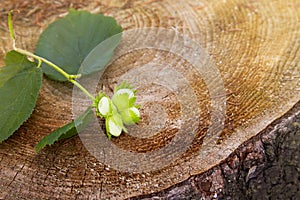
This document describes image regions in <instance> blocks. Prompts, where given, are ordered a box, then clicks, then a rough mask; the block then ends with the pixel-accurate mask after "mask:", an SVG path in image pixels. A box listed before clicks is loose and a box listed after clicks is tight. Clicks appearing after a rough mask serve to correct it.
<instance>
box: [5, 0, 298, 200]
mask: <svg viewBox="0 0 300 200" xmlns="http://www.w3.org/2000/svg"><path fill="white" fill-rule="evenodd" d="M29 2H30V4H29ZM0 5H1V7H2V8H3V10H2V14H1V19H2V22H3V23H4V22H5V21H6V14H7V12H8V11H9V10H11V9H19V10H20V14H19V15H18V17H17V19H16V21H15V24H16V27H15V30H16V32H17V33H18V34H17V37H18V39H17V46H20V47H22V48H24V49H28V50H30V51H34V46H35V44H36V42H37V39H38V36H39V34H40V33H41V30H43V29H45V28H46V27H47V25H48V24H49V23H51V22H52V21H53V20H55V19H57V18H59V17H61V15H64V14H66V12H67V11H68V8H69V7H75V8H81V9H85V10H89V11H91V12H94V13H104V14H106V15H111V16H113V17H115V18H116V19H117V21H118V22H119V23H120V25H121V26H122V27H123V29H124V31H129V30H132V29H141V28H147V27H148V28H164V29H165V30H171V31H172V33H178V34H179V35H184V36H186V37H187V38H189V39H190V40H192V41H195V42H196V43H197V44H199V46H201V48H203V49H204V50H205V51H206V52H207V54H208V55H209V56H210V59H211V60H212V62H213V64H214V65H215V66H216V69H217V70H218V71H219V73H220V77H221V80H222V85H223V86H224V92H225V93H224V94H221V95H214V96H211V95H212V94H216V93H214V89H216V90H217V89H218V87H219V86H220V84H217V81H216V82H215V81H211V80H212V79H210V82H209V83H207V82H206V80H205V79H204V78H203V76H204V75H203V74H205V72H203V74H201V73H200V74H199V73H197V70H196V71H195V66H193V63H189V62H188V60H185V59H184V58H182V57H180V56H178V55H176V54H168V52H166V51H164V50H163V49H147V48H145V49H137V50H135V51H133V52H127V53H126V54H125V55H122V56H121V57H119V58H117V59H116V60H115V61H114V62H113V63H112V64H111V65H110V66H108V68H107V69H106V70H105V73H104V76H103V79H102V81H103V84H104V85H106V86H107V87H106V88H108V89H109V88H110V87H113V85H114V84H116V82H117V81H118V80H119V79H120V77H122V75H124V74H126V73H127V72H128V71H130V70H133V69H134V70H135V69H139V68H140V67H141V66H147V63H149V62H153V61H156V64H157V65H159V66H163V65H168V66H170V68H171V69H175V70H176V71H177V72H180V73H181V74H182V75H183V77H184V79H185V80H186V81H187V84H188V86H189V89H192V91H193V94H194V95H195V96H194V99H195V100H196V104H193V105H188V106H196V108H197V109H199V110H200V115H197V116H195V117H196V119H197V120H198V121H197V122H198V124H197V126H194V124H193V128H194V129H195V130H196V132H195V133H194V135H193V136H194V138H193V141H192V142H191V143H190V145H189V146H188V147H187V149H186V151H185V152H183V153H182V154H180V155H178V157H174V161H173V162H172V163H169V164H168V165H166V166H163V167H161V168H159V169H155V170H152V171H151V170H145V171H142V172H140V171H139V172H135V171H124V170H118V168H117V167H115V166H111V165H109V164H107V162H108V161H110V160H109V158H105V160H104V161H105V162H102V161H101V160H100V161H99V159H97V158H96V157H94V155H93V154H91V153H90V151H89V150H88V149H87V147H86V146H85V145H84V144H83V142H82V140H81V138H80V137H74V138H71V139H68V140H65V141H61V142H58V143H56V144H54V145H52V146H51V147H47V148H46V149H44V150H43V151H41V152H40V153H36V152H35V151H34V146H35V144H36V143H37V142H38V141H39V140H40V139H41V138H42V137H43V136H45V135H47V134H49V133H50V132H51V131H53V130H55V129H57V128H58V127H61V126H62V125H64V124H66V123H67V122H69V121H70V120H71V119H72V118H73V117H74V116H72V98H73V94H72V91H73V87H72V85H70V84H68V83H58V82H55V81H51V80H49V79H48V78H46V77H44V79H43V87H42V90H41V92H40V94H39V97H38V102H37V106H36V108H35V110H34V113H33V115H32V116H31V117H30V119H29V120H28V121H27V122H25V123H24V124H23V125H22V126H21V127H20V129H19V130H18V131H17V132H16V134H14V135H13V136H12V137H10V138H9V139H8V140H7V141H5V142H3V143H1V144H0V169H1V171H0V177H1V179H0V199H127V198H129V199H200V198H207V199H214V198H215V199H239V198H249V199H251V198H253V199H257V198H261V199H268V198H272V197H278V198H281V197H282V198H291V199H293V198H294V199H296V198H297V195H298V196H300V195H299V138H300V136H299V123H300V117H299V100H300V82H299V80H300V67H299V60H300V52H299V46H300V40H299V38H300V23H299V17H300V11H299V10H300V4H299V2H298V1H296V0H294V1H293V0H290V1H289V0H278V1H275V0H274V1H271V0H270V1H255V0H224V1H219V0H213V1H208V0H203V1H193V0H188V1H175V0H165V1H160V0H142V1H134V0H128V1H126V2H124V1H118V0H115V1H108V0H104V1H100V0H99V1H81V0H77V1H75V2H73V3H70V2H68V1H61V2H60V1H55V2H52V1H50V0H49V1H48V0H46V1H43V2H40V1H36V2H35V1H27V0H24V1H22V2H19V1H9V2H4V3H0ZM46 10H47V11H49V12H46ZM1 27H2V28H1V30H0V34H1V36H2V37H1V42H2V52H1V53H2V54H1V57H3V56H4V53H5V52H6V51H8V50H9V49H11V45H10V42H11V41H10V40H9V35H8V32H7V28H6V25H5V24H1ZM157 36H158V37H157V40H162V38H160V35H157ZM175 36H177V35H171V36H170V37H174V38H175ZM145 37H146V36H145ZM174 38H171V39H174ZM132 39H134V40H136V41H137V43H138V42H142V41H143V40H144V39H143V37H138V36H137V38H132ZM163 42H164V41H163V40H162V43H163ZM174 45H176V44H173V46H174ZM1 62H2V64H3V61H1ZM208 63H209V62H208ZM151 70H152V71H153V68H146V67H144V68H142V69H141V73H142V74H147V73H150V72H151ZM158 71H159V70H158ZM216 73H217V72H216ZM169 79H170V77H169ZM169 79H168V80H169ZM174 79H175V78H174ZM211 88H212V90H211ZM177 92H178V91H177ZM147 95H148V96H147ZM139 96H140V98H141V99H143V98H144V99H145V97H149V98H148V99H146V100H147V101H148V102H150V103H149V104H147V105H145V110H144V111H143V112H144V119H143V120H144V121H143V120H142V122H143V123H145V124H147V123H148V125H149V121H147V119H146V118H147V116H148V117H151V114H153V113H151V112H150V111H151V106H153V105H154V106H156V105H159V106H160V108H162V110H164V111H165V113H164V114H163V115H161V116H163V118H165V121H164V124H163V125H164V126H165V128H163V129H161V130H156V132H155V134H153V135H151V137H148V138H147V136H148V135H147V134H145V138H140V137H133V136H131V135H130V134H129V135H128V134H124V135H122V136H121V137H120V138H115V139H113V140H112V141H111V143H112V144H113V145H115V146H117V147H118V148H120V149H125V150H126V151H125V153H122V154H121V153H120V159H121V158H122V157H123V158H127V157H126V156H128V155H127V154H131V153H132V152H135V153H137V154H146V153H147V152H151V151H155V150H157V149H162V148H164V146H167V145H168V144H170V143H172V139H173V138H175V137H176V134H177V133H178V132H179V131H183V132H185V133H186V134H189V131H190V130H189V129H186V130H181V124H180V122H181V121H183V119H181V117H182V115H183V114H182V113H184V110H183V108H184V107H183V105H182V104H181V102H180V98H178V96H179V94H178V93H176V92H173V91H172V90H170V88H164V87H162V85H160V86H157V85H154V86H153V85H148V86H146V87H145V88H142V89H141V93H140V95H139ZM139 96H138V98H139ZM219 99H221V100H222V101H221V102H223V101H224V102H225V104H224V105H222V106H226V107H222V106H221V107H222V108H219V109H220V113H221V114H224V115H217V116H216V118H214V117H215V116H212V115H213V114H212V113H216V112H213V109H214V106H213V105H214V104H213V102H215V101H218V100H219ZM146 100H145V102H146ZM297 103H298V104H297ZM192 108H193V107H192ZM223 108H226V109H225V110H223ZM147 109H148V110H147ZM215 109H217V108H215ZM182 110H183V111H182ZM223 111H224V112H223ZM148 112H149V113H148ZM192 114H193V113H192ZM157 117H159V115H157ZM219 118H222V119H223V118H224V124H222V131H221V132H214V129H212V131H211V132H209V130H210V129H209V127H211V124H214V123H216V121H215V120H217V119H219ZM192 120H193V119H192V118H191V119H189V120H187V123H189V122H190V121H192ZM184 122H185V121H184ZM177 123H178V124H177ZM142 125H143V124H142ZM142 125H139V126H142ZM182 126H184V124H183V125H182ZM270 130H271V131H270ZM95 131H96V130H95ZM140 134H141V135H143V133H140ZM297 141H298V142H297ZM167 153H168V152H167ZM171 153H172V152H171ZM161 156H162V158H163V156H166V157H167V156H168V155H161ZM159 158H160V157H159V156H158V157H157V158H155V159H156V161H157V160H158V161H159ZM106 161H107V162H106ZM125 161H126V160H125ZM125 161H124V162H125ZM128 162H130V161H128ZM284 163H287V164H286V165H284ZM131 164H132V163H131ZM134 164H136V165H139V163H134ZM151 164H152V165H153V166H155V164H156V163H155V162H153V163H151ZM120 165H122V163H120ZM124 166H126V163H125V164H124ZM124 166H121V167H123V168H122V169H124ZM277 172H278V174H279V176H277V177H276V178H274V179H273V178H272V177H273V176H274V174H277ZM256 181H261V182H262V183H266V184H264V185H263V186H262V187H260V186H261V185H260V184H256ZM285 184H286V187H287V188H288V190H281V189H282V188H283V186H285ZM272 186H274V188H272ZM279 191H280V192H279ZM288 191H290V193H289V194H288ZM257 195H258V196H257ZM259 195H262V196H259ZM280 195H282V196H280ZM283 195H285V196H283ZM289 195H290V196H289Z"/></svg>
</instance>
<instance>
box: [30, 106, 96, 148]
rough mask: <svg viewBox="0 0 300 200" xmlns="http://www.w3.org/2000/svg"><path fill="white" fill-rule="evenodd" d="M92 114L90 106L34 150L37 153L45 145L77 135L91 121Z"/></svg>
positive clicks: (44, 138)
mask: <svg viewBox="0 0 300 200" xmlns="http://www.w3.org/2000/svg"><path fill="white" fill-rule="evenodd" d="M93 117H94V113H93V110H92V106H90V107H89V108H88V109H87V110H86V111H85V112H84V113H83V114H81V115H80V116H79V117H78V118H76V119H75V120H74V121H72V122H71V123H69V124H67V125H65V126H63V127H61V128H59V129H57V130H56V131H54V132H52V133H50V134H49V135H46V136H45V137H43V138H42V139H41V141H40V142H39V143H38V144H37V145H36V146H35V150H36V151H37V152H39V151H40V150H41V149H42V148H44V147H45V146H46V145H52V144H54V142H56V141H58V140H62V139H67V138H70V137H73V136H74V135H77V134H78V133H79V132H80V131H82V130H83V129H84V128H86V127H87V126H88V125H89V124H90V122H91V121H92V120H93Z"/></svg>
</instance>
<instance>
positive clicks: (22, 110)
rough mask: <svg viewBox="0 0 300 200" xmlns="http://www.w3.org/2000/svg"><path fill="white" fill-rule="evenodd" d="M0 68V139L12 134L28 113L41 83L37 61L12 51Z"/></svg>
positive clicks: (31, 108)
mask: <svg viewBox="0 0 300 200" xmlns="http://www.w3.org/2000/svg"><path fill="white" fill-rule="evenodd" d="M5 62H6V64H7V65H6V66H5V67H3V68H1V70H0V97H1V98H0V142H2V141H4V140H6V139H7V138H8V137H9V136H11V135H12V134H13V133H14V132H15V131H16V130H17V129H18V128H19V127H20V126H21V125H22V124H23V122H24V121H26V120H27V119H28V118H29V116H30V115H31V113H32V111H33V109H34V107H35V104H36V100H37V96H38V93H39V90H40V87H41V84H42V71H41V70H40V69H39V68H37V64H36V63H34V62H30V61H29V60H28V59H27V58H26V57H25V56H22V55H20V54H18V53H16V52H14V51H12V52H9V53H8V54H7V56H6V59H5Z"/></svg>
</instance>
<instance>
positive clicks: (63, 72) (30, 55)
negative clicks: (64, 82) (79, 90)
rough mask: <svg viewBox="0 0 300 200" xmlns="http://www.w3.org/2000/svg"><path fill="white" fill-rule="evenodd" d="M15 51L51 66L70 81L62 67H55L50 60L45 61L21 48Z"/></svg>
mask: <svg viewBox="0 0 300 200" xmlns="http://www.w3.org/2000/svg"><path fill="white" fill-rule="evenodd" d="M15 51H17V52H19V53H21V54H23V55H26V56H29V57H31V58H34V59H36V60H38V61H40V60H41V61H42V62H44V63H46V64H47V65H49V66H50V67H52V68H53V69H55V70H56V71H58V72H59V73H60V74H61V75H63V76H64V77H65V78H66V79H68V80H69V79H70V75H69V74H68V73H67V72H65V71H64V70H62V69H61V68H60V67H58V66H57V65H55V64H54V63H52V62H50V61H49V60H47V59H45V58H42V57H40V56H37V55H35V54H33V53H31V52H29V51H26V50H23V49H19V48H15Z"/></svg>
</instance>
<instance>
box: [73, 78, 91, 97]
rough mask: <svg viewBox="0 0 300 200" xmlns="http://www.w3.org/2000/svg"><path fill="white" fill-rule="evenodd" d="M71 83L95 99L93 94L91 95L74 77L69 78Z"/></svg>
mask: <svg viewBox="0 0 300 200" xmlns="http://www.w3.org/2000/svg"><path fill="white" fill-rule="evenodd" d="M69 81H70V82H71V83H73V84H74V85H75V86H77V87H78V88H79V89H80V90H81V91H82V92H83V93H85V94H86V95H87V96H88V97H89V98H90V99H91V100H93V101H94V100H95V98H94V96H93V95H91V94H90V93H89V92H88V91H87V90H86V89H85V88H84V87H83V86H82V85H80V83H78V82H77V81H75V80H74V79H70V80H69Z"/></svg>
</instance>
